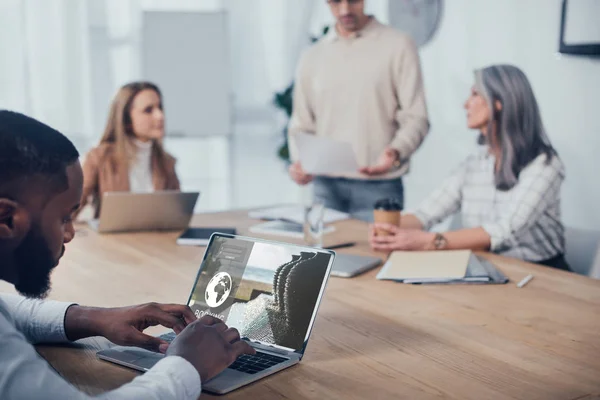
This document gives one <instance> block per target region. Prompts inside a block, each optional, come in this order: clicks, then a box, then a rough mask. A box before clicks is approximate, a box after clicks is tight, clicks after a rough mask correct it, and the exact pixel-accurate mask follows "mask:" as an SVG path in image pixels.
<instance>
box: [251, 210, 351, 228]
mask: <svg viewBox="0 0 600 400" xmlns="http://www.w3.org/2000/svg"><path fill="white" fill-rule="evenodd" d="M248 216H249V217H250V218H256V219H268V220H274V219H278V220H281V221H292V222H296V223H297V224H300V225H302V224H304V208H303V207H302V206H281V207H271V208H263V209H260V210H254V211H250V212H248ZM348 218H350V216H349V215H348V214H346V213H343V212H341V211H337V210H333V209H331V208H326V209H325V213H324V215H323V223H325V224H330V223H332V222H336V221H341V220H344V219H348Z"/></svg>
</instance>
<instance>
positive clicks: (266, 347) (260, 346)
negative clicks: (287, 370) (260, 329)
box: [250, 341, 297, 357]
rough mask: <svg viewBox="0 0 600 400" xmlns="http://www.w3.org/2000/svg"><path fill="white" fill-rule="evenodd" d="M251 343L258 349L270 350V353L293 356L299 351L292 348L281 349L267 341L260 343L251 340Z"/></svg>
mask: <svg viewBox="0 0 600 400" xmlns="http://www.w3.org/2000/svg"><path fill="white" fill-rule="evenodd" d="M250 344H251V345H252V347H254V348H255V349H257V350H263V351H268V352H269V353H274V354H280V355H282V356H287V357H291V356H292V355H296V354H297V353H296V352H294V351H291V350H286V349H281V348H278V347H275V346H270V345H268V344H265V343H259V342H254V341H251V342H250Z"/></svg>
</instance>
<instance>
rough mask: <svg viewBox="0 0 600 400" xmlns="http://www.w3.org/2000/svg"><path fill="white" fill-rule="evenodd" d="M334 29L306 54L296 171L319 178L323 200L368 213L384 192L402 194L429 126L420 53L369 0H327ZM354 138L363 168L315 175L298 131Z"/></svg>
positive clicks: (297, 109) (302, 177)
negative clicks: (302, 154) (301, 156)
mask: <svg viewBox="0 0 600 400" xmlns="http://www.w3.org/2000/svg"><path fill="white" fill-rule="evenodd" d="M327 3H328V4H329V8H330V9H331V12H332V14H333V16H334V17H335V19H336V21H337V23H336V25H335V29H331V30H330V31H329V33H328V34H327V35H326V36H325V37H324V38H323V39H321V40H320V41H319V42H318V43H316V44H315V45H314V46H312V47H311V48H310V49H308V50H307V51H306V52H305V53H304V54H303V55H302V57H301V60H300V65H299V67H298V70H297V76H296V83H295V86H294V102H293V104H294V110H293V114H292V119H291V121H290V130H289V131H290V151H291V157H292V161H293V164H292V165H291V166H290V168H289V174H290V176H291V178H292V179H293V180H294V181H295V182H296V183H298V184H300V185H305V184H307V183H309V182H311V181H314V186H315V188H314V190H315V199H317V200H321V201H323V202H324V203H325V206H326V207H330V208H334V209H336V210H340V211H343V212H348V213H350V214H351V215H352V216H354V217H358V218H362V219H369V218H370V215H372V210H373V204H374V203H375V202H376V201H377V200H378V199H380V198H385V197H395V198H399V199H400V200H403V197H404V193H403V192H404V189H403V185H402V176H403V175H404V174H406V173H407V172H408V170H409V160H410V157H411V155H412V154H413V153H414V152H415V151H416V150H417V148H418V147H419V146H420V145H421V143H422V142H423V139H424V138H425V135H427V132H428V131H429V121H428V117H427V107H426V104H425V94H424V91H423V81H422V78H421V67H420V63H419V54H418V51H417V48H416V46H415V44H414V42H413V41H412V39H411V38H410V37H409V36H408V35H406V34H404V33H401V32H399V31H396V30H394V29H393V28H391V27H388V26H385V25H382V24H381V23H379V22H378V21H377V20H376V19H375V18H374V17H372V16H369V15H366V14H365V12H364V0H328V1H327ZM298 132H305V133H312V134H315V135H319V136H323V137H329V138H331V139H335V140H339V141H344V142H349V143H351V144H352V147H353V149H354V152H355V153H356V157H357V161H358V164H359V165H360V166H361V168H360V169H359V170H358V171H356V172H349V173H347V174H343V175H339V176H314V177H313V176H312V175H309V174H307V173H306V172H305V171H304V170H303V169H302V165H301V163H300V161H299V160H298V155H297V150H296V148H295V143H294V135H295V134H296V133H298Z"/></svg>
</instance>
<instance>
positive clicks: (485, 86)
mask: <svg viewBox="0 0 600 400" xmlns="http://www.w3.org/2000/svg"><path fill="white" fill-rule="evenodd" d="M475 87H476V88H477V90H478V91H479V93H481V95H482V96H483V97H484V98H485V99H486V101H487V104H488V107H489V109H490V111H491V114H492V118H490V122H489V125H488V130H487V132H489V133H490V135H493V136H494V138H495V140H493V141H491V140H490V139H489V137H488V138H487V139H486V138H484V137H483V136H482V137H480V143H482V142H483V143H485V142H486V141H487V142H488V143H489V144H491V143H493V144H494V145H497V146H499V147H500V151H501V159H500V168H498V169H497V170H496V175H495V181H496V187H497V188H498V189H499V190H509V189H511V188H512V187H513V186H515V185H516V184H517V182H518V180H519V174H520V172H521V171H522V170H523V168H525V167H526V166H527V165H528V164H529V163H530V162H531V161H533V160H534V159H535V158H536V157H537V156H539V155H540V154H542V153H545V154H546V162H550V160H551V159H552V157H554V156H555V155H557V153H556V151H555V150H554V148H553V147H552V145H551V144H550V140H549V139H548V136H547V135H546V132H545V130H544V125H543V124H542V119H541V118H540V111H539V108H538V104H537V101H536V100H535V96H534V94H533V90H532V89H531V85H530V84H529V81H528V80H527V77H526V76H525V74H524V73H523V71H521V70H520V69H519V68H517V67H515V66H512V65H493V66H490V67H487V68H483V69H480V70H477V71H475ZM496 102H500V104H501V105H502V107H501V110H498V109H497V107H495V104H496ZM490 137H491V136H490ZM490 142H491V143H490Z"/></svg>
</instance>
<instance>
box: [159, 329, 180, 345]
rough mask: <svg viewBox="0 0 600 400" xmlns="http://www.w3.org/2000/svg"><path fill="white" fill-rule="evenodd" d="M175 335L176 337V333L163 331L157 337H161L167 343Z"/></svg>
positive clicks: (173, 338)
mask: <svg viewBox="0 0 600 400" xmlns="http://www.w3.org/2000/svg"><path fill="white" fill-rule="evenodd" d="M175 337H177V335H176V334H175V332H173V331H171V332H168V333H165V334H163V335H160V336H159V339H162V340H164V341H165V342H167V343H171V342H172V341H173V340H175Z"/></svg>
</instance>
